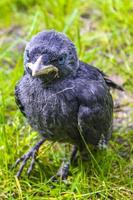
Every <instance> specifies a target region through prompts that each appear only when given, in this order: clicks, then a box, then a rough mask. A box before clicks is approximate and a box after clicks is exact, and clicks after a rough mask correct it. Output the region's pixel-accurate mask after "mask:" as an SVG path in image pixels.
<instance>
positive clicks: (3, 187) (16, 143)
mask: <svg viewBox="0 0 133 200" xmlns="http://www.w3.org/2000/svg"><path fill="white" fill-rule="evenodd" d="M0 11H1V12H0V15H1V17H0V199H9V200H10V199H11V200H13V199H28V200H29V199H36V200H38V199H50V200H54V199H59V200H61V199H63V200H64V199H74V200H75V199H93V200H95V199H100V200H102V199H109V200H119V199H121V200H122V199H123V200H129V199H133V130H132V128H128V125H129V124H131V125H132V124H133V114H132V113H133V112H131V114H130V115H129V116H126V117H127V118H128V120H125V121H124V123H123V122H122V123H121V127H120V128H119V129H117V130H115V131H114V134H113V138H112V140H111V141H110V145H109V147H108V150H107V151H100V152H99V153H94V154H93V156H94V158H95V160H94V159H93V157H92V156H91V158H90V160H89V161H87V162H82V161H81V160H80V159H79V163H78V166H75V167H73V166H72V167H71V173H72V175H71V176H69V178H68V181H67V183H64V182H58V183H50V182H49V178H50V176H52V175H53V174H55V173H56V171H57V169H58V167H59V165H60V163H61V160H62V159H63V157H64V156H66V157H69V150H70V146H69V145H64V144H58V143H56V144H51V143H50V142H47V143H45V144H44V145H43V146H42V148H41V149H40V151H39V154H38V159H39V160H40V162H37V164H36V166H35V169H34V170H33V172H32V174H31V177H30V178H29V179H28V178H27V176H26V175H25V172H26V171H25V170H24V172H23V176H22V178H21V179H20V180H19V181H18V180H17V179H15V173H16V170H11V166H12V164H13V163H14V162H15V160H16V159H17V158H18V157H19V156H20V155H22V154H23V153H25V152H26V151H27V150H28V149H29V148H30V147H31V146H32V145H33V144H34V143H35V142H36V140H37V133H35V132H33V131H32V130H31V129H30V127H29V126H28V124H27V123H26V121H25V119H24V118H23V116H22V114H21V113H20V111H19V110H18V109H17V106H16V104H15V101H14V86H15V84H16V82H17V80H19V78H20V77H21V76H22V74H23V50H24V47H25V44H26V42H27V41H28V40H29V39H30V38H31V36H32V35H34V34H35V33H37V32H38V31H41V30H43V29H56V30H58V31H62V32H64V33H66V34H67V35H68V36H69V37H70V38H71V39H72V41H73V42H74V43H75V45H76V47H77V50H78V54H79V56H80V58H81V59H82V60H84V61H85V62H88V63H91V64H93V65H95V66H97V67H99V68H100V69H102V70H103V71H105V72H106V73H107V74H109V75H111V76H112V75H114V74H115V75H116V76H120V77H121V79H122V82H123V83H124V88H125V90H126V92H127V93H128V94H129V96H131V95H132V92H133V56H132V54H133V39H132V38H133V28H132V24H133V12H132V11H133V1H132V0H114V1H113V0H108V1H106V0H96V1H93V0H89V1H85V0H81V1H79V0H75V1H72V0H56V1H53V0H49V1H47V0H38V1H34V0H19V1H18V0H12V1H10V0H1V1H0ZM114 96H115V94H114ZM131 99H132V96H131ZM127 101H128V100H127ZM128 106H129V105H128ZM128 109H129V110H130V111H131V110H133V103H130V107H129V108H128ZM116 115H117V114H115V116H116ZM122 115H124V116H125V115H126V114H125V113H124V114H122ZM127 115H128V114H127Z"/></svg>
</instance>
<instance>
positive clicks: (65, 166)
mask: <svg viewBox="0 0 133 200" xmlns="http://www.w3.org/2000/svg"><path fill="white" fill-rule="evenodd" d="M77 151H78V148H77V146H75V145H74V146H73V148H72V152H71V156H70V160H69V161H67V162H65V161H63V162H62V164H61V166H60V168H59V170H58V172H57V173H56V175H55V176H52V177H51V180H52V181H56V180H57V178H56V177H60V178H61V179H62V180H66V179H67V177H68V173H69V167H70V164H72V163H73V162H74V161H75V159H76V155H77Z"/></svg>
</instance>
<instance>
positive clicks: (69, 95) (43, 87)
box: [15, 30, 122, 179]
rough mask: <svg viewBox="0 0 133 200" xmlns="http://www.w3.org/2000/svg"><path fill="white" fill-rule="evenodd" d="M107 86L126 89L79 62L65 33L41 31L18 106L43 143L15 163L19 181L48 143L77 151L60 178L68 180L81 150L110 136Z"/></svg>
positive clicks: (28, 53) (28, 55)
mask: <svg viewBox="0 0 133 200" xmlns="http://www.w3.org/2000/svg"><path fill="white" fill-rule="evenodd" d="M109 87H113V88H118V89H122V88H121V87H119V86H118V85H116V84H115V83H114V82H112V81H111V80H109V79H108V78H107V77H106V75H105V74H104V73H103V72H101V71H100V70H99V69H97V68H95V67H92V66H90V65H88V64H86V63H84V62H82V61H80V60H79V59H78V56H77V52H76V49H75V46H74V44H73V43H72V42H71V41H70V40H69V39H68V38H67V37H66V36H65V35H64V34H62V33H58V32H56V31H53V30H52V31H43V32H40V33H38V34H37V35H36V36H34V37H33V38H32V39H31V41H30V42H29V43H28V44H27V46H26V49H25V53H24V75H23V77H22V78H21V80H20V81H19V83H17V85H16V88H15V96H16V102H17V104H18V106H19V109H20V110H21V112H22V113H23V115H24V116H25V117H26V118H27V120H28V122H29V124H30V126H31V127H32V128H33V129H34V130H36V131H38V133H39V134H40V135H41V136H42V139H41V140H40V141H39V142H38V143H37V144H36V145H35V146H34V147H33V148H31V149H30V151H29V152H28V153H26V154H24V155H23V156H22V157H21V158H20V159H18V160H17V161H16V164H15V166H16V165H17V164H18V163H19V162H20V161H22V164H21V166H20V169H19V171H18V173H17V177H19V176H20V175H21V173H22V171H23V168H24V166H25V164H26V162H27V160H28V159H29V158H32V161H31V165H30V167H29V169H28V171H27V173H28V174H29V173H30V172H31V170H32V168H33V165H34V161H35V153H36V151H38V149H39V147H40V146H41V145H42V144H43V143H44V142H45V141H46V140H51V141H58V142H68V143H71V144H73V146H74V148H73V151H72V154H71V158H70V162H67V163H65V164H63V165H61V168H60V169H59V171H58V173H57V175H58V176H60V177H61V178H62V179H65V178H66V177H67V174H68V169H69V164H70V163H71V162H72V160H73V159H74V157H75V155H76V153H77V150H80V151H83V150H84V151H85V150H86V144H92V145H98V144H99V142H100V141H101V139H102V141H104V144H107V143H108V140H109V139H110V137H111V134H112V118H113V117H112V114H113V101H112V96H111V94H110V91H109Z"/></svg>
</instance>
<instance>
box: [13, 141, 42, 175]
mask: <svg viewBox="0 0 133 200" xmlns="http://www.w3.org/2000/svg"><path fill="white" fill-rule="evenodd" d="M44 141H45V139H44V138H43V139H42V140H40V141H39V142H38V143H37V144H36V145H35V146H34V147H32V148H31V149H30V150H29V151H28V152H27V153H26V154H24V155H23V156H21V157H20V158H19V159H17V161H16V162H15V165H14V167H16V166H17V165H18V164H19V163H20V162H22V164H21V166H20V168H19V171H18V172H17V174H16V177H17V178H19V177H20V175H21V173H22V171H23V169H24V167H25V165H26V163H27V161H28V160H29V159H30V158H31V159H32V160H31V164H30V166H29V168H28V170H27V175H28V176H29V175H30V173H31V171H32V169H33V167H34V164H35V158H36V152H37V151H38V150H39V147H40V146H41V145H42V144H43V142H44Z"/></svg>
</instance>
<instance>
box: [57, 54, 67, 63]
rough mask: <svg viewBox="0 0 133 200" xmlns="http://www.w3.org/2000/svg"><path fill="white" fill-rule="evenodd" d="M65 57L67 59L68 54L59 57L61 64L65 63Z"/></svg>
mask: <svg viewBox="0 0 133 200" xmlns="http://www.w3.org/2000/svg"><path fill="white" fill-rule="evenodd" d="M65 59H66V55H61V56H60V57H59V58H58V62H59V64H60V65H63V64H64V63H65Z"/></svg>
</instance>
